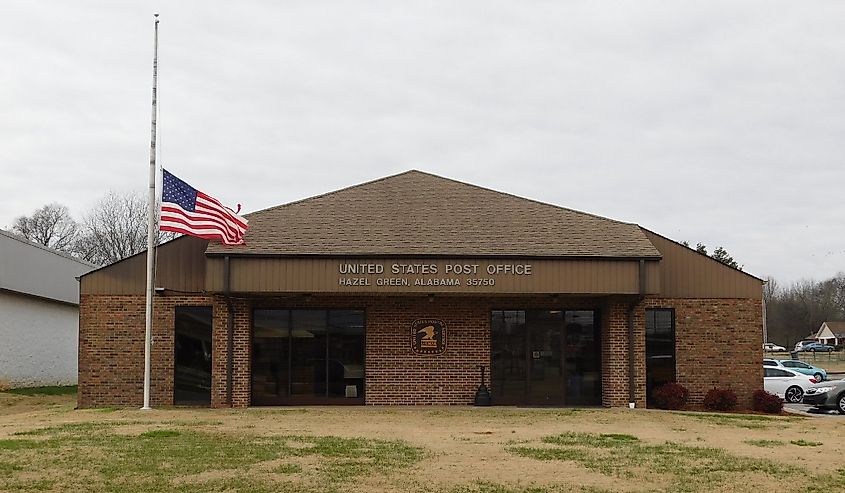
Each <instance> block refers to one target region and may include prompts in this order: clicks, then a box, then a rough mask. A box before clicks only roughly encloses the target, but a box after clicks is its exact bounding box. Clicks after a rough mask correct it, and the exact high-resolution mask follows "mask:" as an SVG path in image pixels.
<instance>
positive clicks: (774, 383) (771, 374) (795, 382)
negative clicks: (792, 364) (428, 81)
mask: <svg viewBox="0 0 845 493" xmlns="http://www.w3.org/2000/svg"><path fill="white" fill-rule="evenodd" d="M815 383H816V379H815V378H813V377H811V376H809V375H804V374H803V373H798V372H797V371H794V370H788V369H786V368H771V367H767V366H764V367H763V388H764V389H766V392H769V393H771V394H775V395H776V396H778V397H780V398H781V399H783V400H785V401H786V402H789V403H793V404H794V403H796V402H801V399H802V398H803V397H804V391H805V390H807V389H808V388H810V386H811V385H813V384H815Z"/></svg>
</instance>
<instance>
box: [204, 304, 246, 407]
mask: <svg viewBox="0 0 845 493" xmlns="http://www.w3.org/2000/svg"><path fill="white" fill-rule="evenodd" d="M231 303H232V307H233V308H234V313H235V320H234V335H233V341H234V345H233V348H234V354H233V358H232V362H233V364H232V403H231V404H230V403H229V395H228V376H229V375H228V371H229V370H228V361H229V360H228V358H229V326H228V323H229V307H228V304H227V302H226V298H225V297H223V296H215V297H214V318H213V327H212V334H211V339H212V352H213V354H212V356H211V407H230V405H231V407H246V406H249V402H250V378H251V368H250V363H251V361H252V329H251V319H252V315H251V311H252V310H251V307H250V303H249V301H247V300H241V299H235V298H232V299H231Z"/></svg>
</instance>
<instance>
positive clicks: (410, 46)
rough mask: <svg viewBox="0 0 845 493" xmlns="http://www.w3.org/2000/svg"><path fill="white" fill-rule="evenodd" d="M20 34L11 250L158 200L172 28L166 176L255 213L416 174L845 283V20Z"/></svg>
mask: <svg viewBox="0 0 845 493" xmlns="http://www.w3.org/2000/svg"><path fill="white" fill-rule="evenodd" d="M412 4H413V5H412ZM3 9H4V15H3V18H4V23H3V29H2V30H0V67H2V69H0V89H2V90H0V115H2V116H0V166H2V179H0V180H2V181H0V183H2V186H0V191H2V194H3V200H2V201H0V227H8V226H10V225H11V224H12V221H13V220H14V218H15V217H16V216H18V215H21V214H29V213H31V212H32V211H33V210H34V209H36V208H37V207H39V206H41V205H43V204H45V203H48V202H59V203H62V204H65V205H67V206H68V207H70V209H71V212H72V213H73V214H74V215H75V216H76V217H81V216H82V215H83V214H84V212H85V210H86V209H87V208H89V207H91V206H92V204H93V203H94V202H95V201H96V200H98V199H99V198H100V197H102V195H103V194H104V193H105V192H106V191H108V190H118V191H124V190H136V191H138V192H144V191H145V190H146V186H147V172H148V163H149V126H150V86H151V58H152V36H153V30H152V26H153V23H152V13H153V12H155V11H158V12H160V13H161V25H160V27H161V34H160V43H161V46H160V52H159V53H160V74H159V76H160V79H159V81H160V85H159V91H160V98H161V99H160V115H159V124H160V127H159V129H160V141H159V144H160V148H161V155H160V160H161V162H163V164H164V166H165V167H167V168H168V169H169V170H171V171H172V172H173V173H175V174H176V175H178V176H180V177H181V178H183V179H185V180H186V181H188V182H189V183H191V184H192V185H194V186H195V187H197V188H200V189H202V190H203V191H205V192H207V193H210V194H212V195H215V196H217V197H218V198H220V199H221V200H223V202H224V203H228V204H232V205H234V204H235V203H238V202H240V203H242V204H243V207H244V211H245V212H250V211H254V210H258V209H262V208H265V207H268V206H272V205H277V204H280V203H285V202H289V201H292V200H296V199H300V198H304V197H307V196H311V195H315V194H319V193H323V192H327V191H330V190H334V189H337V188H341V187H344V186H348V185H352V184H355V183H360V182H363V181H367V180H371V179H375V178H379V177H382V176H385V175H389V174H394V173H398V172H402V171H405V170H408V169H411V168H415V169H420V170H424V171H429V172H432V173H436V174H440V175H443V176H446V177H450V178H456V179H459V180H463V181H468V182H471V183H475V184H478V185H482V186H486V187H490V188H493V189H497V190H502V191H507V192H511V193H514V194H517V195H522V196H525V197H529V198H533V199H537V200H542V201H545V202H550V203H553V204H557V205H562V206H566V207H571V208H574V209H579V210H583V211H588V212H592V213H595V214H600V215H604V216H607V217H611V218H614V219H619V220H624V221H629V222H636V223H638V224H640V225H642V226H644V227H646V228H649V229H652V230H654V231H656V232H658V233H660V234H663V235H664V236H668V237H669V238H672V239H675V240H678V241H681V240H688V241H689V242H690V243H692V244H695V243H696V242H698V241H701V242H703V243H705V244H707V245H708V247H710V249H711V250H712V249H713V248H715V247H716V246H718V245H722V246H724V247H725V248H726V249H727V250H728V251H729V252H730V253H731V254H733V256H734V257H735V258H736V259H737V260H738V261H739V262H740V263H741V264H744V265H745V270H746V271H748V272H751V273H753V274H755V275H757V276H768V275H772V276H774V277H776V278H777V279H778V280H780V281H782V282H791V281H794V280H797V279H800V278H816V279H822V278H826V277H830V276H832V275H834V274H835V273H836V272H837V271H842V270H845V227H843V226H845V162H843V161H844V160H843V154H845V153H844V152H843V151H845V2H841V1H828V2H794V1H791V2H781V1H759V2H751V1H747V2H735V1H728V2H716V1H708V2H679V1H665V2H647V1H637V2H596V1H581V2H560V1H548V2H531V1H513V2H492V1H489V0H487V1H466V2H454V1H448V2H407V3H405V2H395V1H385V2H340V1H338V2H319V1H302V2H294V1H285V2H266V1H265V2H244V1H241V2H226V3H224V2H209V1H203V2H198V1H197V2H160V5H159V4H158V3H154V2H132V3H131V5H129V4H128V2H113V1H112V2H81V1H75V2H66V1H61V2H59V1H56V2H39V1H26V2H8V3H5V4H4V6H3ZM514 240H515V241H518V238H515V239H514Z"/></svg>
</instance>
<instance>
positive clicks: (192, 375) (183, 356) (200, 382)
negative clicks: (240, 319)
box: [173, 306, 211, 405]
mask: <svg viewBox="0 0 845 493" xmlns="http://www.w3.org/2000/svg"><path fill="white" fill-rule="evenodd" d="M174 362H175V364H174V375H173V402H174V403H175V404H177V405H209V404H211V307H210V306H177V307H176V313H175V337H174Z"/></svg>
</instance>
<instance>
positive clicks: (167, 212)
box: [161, 202, 240, 234]
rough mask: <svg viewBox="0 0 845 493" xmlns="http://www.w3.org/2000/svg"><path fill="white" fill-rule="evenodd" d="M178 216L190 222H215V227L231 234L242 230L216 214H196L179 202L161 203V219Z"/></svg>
mask: <svg viewBox="0 0 845 493" xmlns="http://www.w3.org/2000/svg"><path fill="white" fill-rule="evenodd" d="M177 218H184V219H185V220H186V221H189V222H190V223H192V224H193V223H196V224H199V223H203V224H213V225H214V226H215V227H217V228H219V229H222V230H225V231H226V232H227V233H230V234H237V232H238V231H240V230H239V229H238V228H232V227H231V226H229V225H227V224H226V223H225V222H224V221H222V220H220V219H218V218H217V217H215V216H209V215H203V214H196V213H193V212H188V211H186V210H184V209H182V208H181V207H179V206H178V205H177V204H171V203H168V202H165V203H163V204H162V205H161V220H162V221H166V220H169V219H177Z"/></svg>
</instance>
